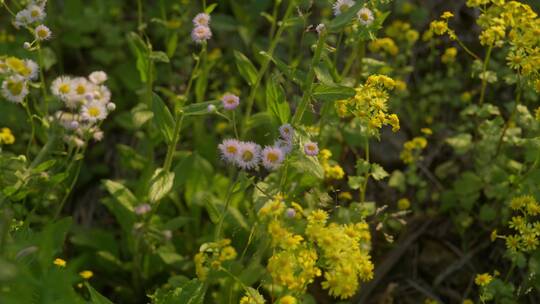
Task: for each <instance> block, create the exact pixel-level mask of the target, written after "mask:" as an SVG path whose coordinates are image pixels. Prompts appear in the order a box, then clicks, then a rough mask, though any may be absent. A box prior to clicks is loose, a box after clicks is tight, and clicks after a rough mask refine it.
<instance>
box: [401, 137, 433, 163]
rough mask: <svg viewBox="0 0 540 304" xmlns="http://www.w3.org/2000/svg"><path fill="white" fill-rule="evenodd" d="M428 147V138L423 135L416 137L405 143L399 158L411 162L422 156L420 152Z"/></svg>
mask: <svg viewBox="0 0 540 304" xmlns="http://www.w3.org/2000/svg"><path fill="white" fill-rule="evenodd" d="M426 147H427V139H426V138H425V137H422V136H418V137H415V138H413V139H411V140H409V141H406V142H405V143H404V144H403V151H401V153H400V154H399V158H401V160H402V161H403V162H404V163H406V164H411V163H414V162H416V161H417V160H418V159H419V158H420V153H421V152H422V150H424V149H425V148H426Z"/></svg>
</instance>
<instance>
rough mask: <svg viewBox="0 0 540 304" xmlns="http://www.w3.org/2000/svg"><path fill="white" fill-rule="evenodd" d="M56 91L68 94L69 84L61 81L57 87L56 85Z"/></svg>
mask: <svg viewBox="0 0 540 304" xmlns="http://www.w3.org/2000/svg"><path fill="white" fill-rule="evenodd" d="M58 91H59V92H60V93H62V94H68V93H69V91H71V88H70V87H69V84H67V83H62V84H61V85H60V86H59V87H58Z"/></svg>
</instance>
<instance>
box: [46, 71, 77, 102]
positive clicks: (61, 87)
mask: <svg viewBox="0 0 540 304" xmlns="http://www.w3.org/2000/svg"><path fill="white" fill-rule="evenodd" d="M51 92H52V93H53V95H54V96H56V97H59V98H60V99H62V100H63V101H67V100H68V99H69V96H70V95H71V94H72V93H73V81H72V79H71V77H68V76H60V77H58V78H56V79H55V80H54V81H53V82H52V84H51Z"/></svg>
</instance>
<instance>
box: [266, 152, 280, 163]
mask: <svg viewBox="0 0 540 304" xmlns="http://www.w3.org/2000/svg"><path fill="white" fill-rule="evenodd" d="M266 160H268V161H269V162H271V163H275V162H277V161H278V160H279V156H278V155H277V153H275V152H270V153H268V155H266Z"/></svg>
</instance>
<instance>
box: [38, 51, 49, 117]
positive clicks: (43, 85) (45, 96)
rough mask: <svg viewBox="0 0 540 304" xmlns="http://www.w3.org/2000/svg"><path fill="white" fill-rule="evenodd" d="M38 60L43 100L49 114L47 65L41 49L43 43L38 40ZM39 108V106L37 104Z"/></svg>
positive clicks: (46, 113) (46, 112) (45, 112)
mask: <svg viewBox="0 0 540 304" xmlns="http://www.w3.org/2000/svg"><path fill="white" fill-rule="evenodd" d="M38 61H39V80H40V82H41V92H42V94H43V102H44V107H45V111H44V115H45V116H47V115H48V114H49V96H48V94H47V83H46V81H45V72H44V70H45V65H44V60H43V51H42V50H41V44H39V42H38ZM36 108H37V106H36Z"/></svg>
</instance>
